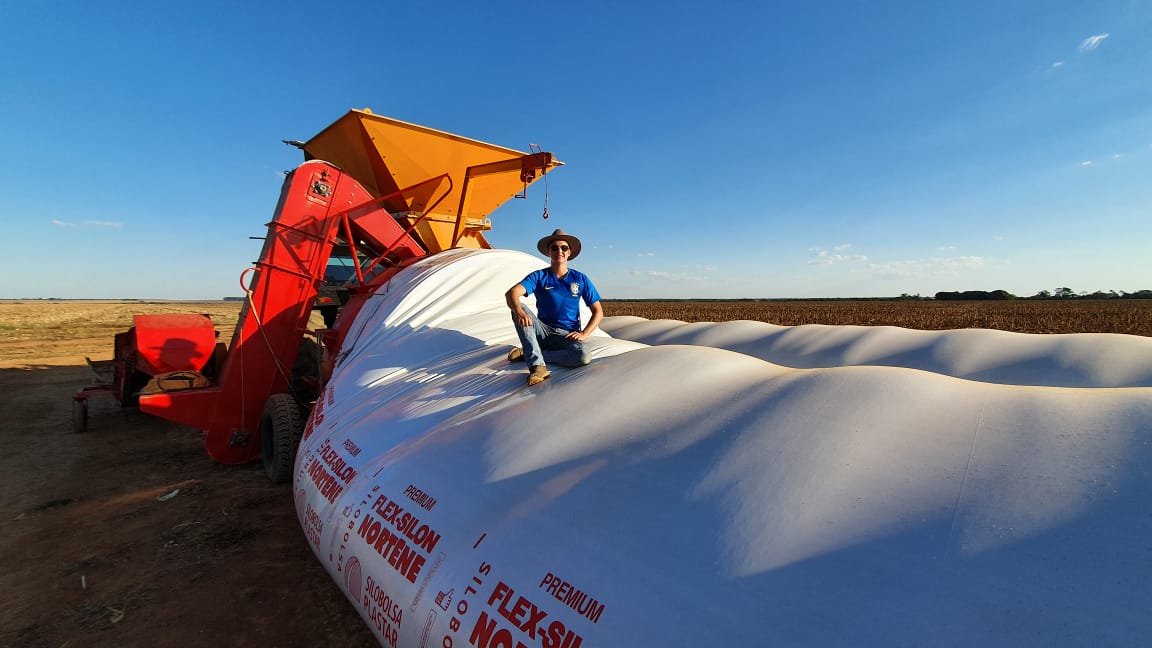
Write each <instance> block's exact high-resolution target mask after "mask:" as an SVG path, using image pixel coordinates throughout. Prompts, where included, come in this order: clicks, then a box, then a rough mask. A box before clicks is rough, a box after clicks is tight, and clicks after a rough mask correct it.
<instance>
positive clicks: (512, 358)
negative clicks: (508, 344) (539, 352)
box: [508, 347, 524, 362]
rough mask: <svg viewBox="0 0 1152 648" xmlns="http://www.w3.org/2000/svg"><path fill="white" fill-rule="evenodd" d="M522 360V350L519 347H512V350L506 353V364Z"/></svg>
mask: <svg viewBox="0 0 1152 648" xmlns="http://www.w3.org/2000/svg"><path fill="white" fill-rule="evenodd" d="M523 359H524V349H521V348H520V347H513V348H512V350H511V351H509V352H508V362H516V361H517V360H523Z"/></svg>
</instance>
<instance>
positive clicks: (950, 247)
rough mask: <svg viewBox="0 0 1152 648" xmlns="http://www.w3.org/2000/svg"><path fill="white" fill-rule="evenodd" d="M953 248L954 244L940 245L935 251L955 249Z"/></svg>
mask: <svg viewBox="0 0 1152 648" xmlns="http://www.w3.org/2000/svg"><path fill="white" fill-rule="evenodd" d="M955 249H956V246H955V245H941V246H940V247H938V248H936V251H937V252H951V251H952V250H955Z"/></svg>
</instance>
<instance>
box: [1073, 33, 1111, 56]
mask: <svg viewBox="0 0 1152 648" xmlns="http://www.w3.org/2000/svg"><path fill="white" fill-rule="evenodd" d="M1105 38H1108V34H1107V33H1103V34H1096V35H1095V36H1089V37H1088V38H1085V39H1084V40H1082V41H1080V47H1079V48H1078V49H1079V50H1080V51H1081V52H1091V51H1092V50H1094V49H1096V48H1097V47H1100V43H1101V42H1102V41H1103V40H1104V39H1105Z"/></svg>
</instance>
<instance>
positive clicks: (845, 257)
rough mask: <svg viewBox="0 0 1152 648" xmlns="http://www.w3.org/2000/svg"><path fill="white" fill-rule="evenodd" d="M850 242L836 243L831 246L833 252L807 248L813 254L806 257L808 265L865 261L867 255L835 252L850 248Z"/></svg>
mask: <svg viewBox="0 0 1152 648" xmlns="http://www.w3.org/2000/svg"><path fill="white" fill-rule="evenodd" d="M851 247H852V245H851V244H850V243H845V244H843V245H837V246H836V247H834V248H832V249H833V250H835V252H830V251H828V250H825V249H823V248H809V249H808V251H809V252H811V253H812V254H814V255H815V256H814V257H812V258H811V259H808V265H831V264H833V263H840V262H843V261H867V260H868V257H866V256H864V255H863V254H836V252H843V251H846V250H848V249H849V248H851Z"/></svg>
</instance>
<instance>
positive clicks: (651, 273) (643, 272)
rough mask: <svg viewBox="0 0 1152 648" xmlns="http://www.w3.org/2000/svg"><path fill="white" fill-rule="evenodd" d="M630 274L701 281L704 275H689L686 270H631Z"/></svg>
mask: <svg viewBox="0 0 1152 648" xmlns="http://www.w3.org/2000/svg"><path fill="white" fill-rule="evenodd" d="M632 274H634V275H638V276H641V277H649V278H651V279H659V280H660V281H702V280H703V279H704V277H700V276H696V275H691V274H688V273H686V272H667V271H664V270H633V271H632Z"/></svg>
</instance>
